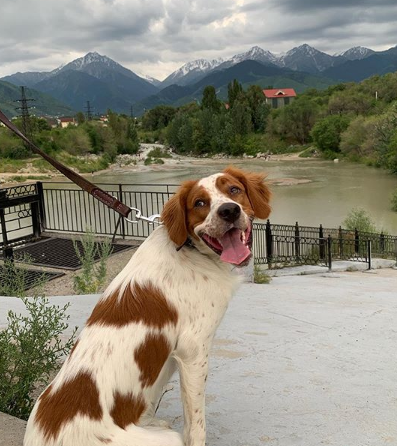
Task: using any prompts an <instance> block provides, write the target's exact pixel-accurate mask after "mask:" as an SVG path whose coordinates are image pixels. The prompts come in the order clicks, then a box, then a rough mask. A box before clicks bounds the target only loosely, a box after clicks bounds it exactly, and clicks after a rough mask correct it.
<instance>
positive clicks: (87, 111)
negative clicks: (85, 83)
mask: <svg viewBox="0 0 397 446" xmlns="http://www.w3.org/2000/svg"><path fill="white" fill-rule="evenodd" d="M85 115H86V118H87V121H92V108H91V104H90V101H87V105H86V107H85Z"/></svg>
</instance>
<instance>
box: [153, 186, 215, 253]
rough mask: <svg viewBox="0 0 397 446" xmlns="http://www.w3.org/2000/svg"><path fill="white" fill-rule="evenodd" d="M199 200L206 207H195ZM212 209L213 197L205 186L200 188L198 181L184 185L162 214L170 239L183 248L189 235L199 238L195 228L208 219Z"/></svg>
mask: <svg viewBox="0 0 397 446" xmlns="http://www.w3.org/2000/svg"><path fill="white" fill-rule="evenodd" d="M198 200H201V201H203V203H204V206H195V204H196V202H197V201H198ZM210 207H211V197H210V195H209V194H208V192H207V191H206V190H205V188H204V187H203V186H198V182H197V181H186V182H184V183H182V185H181V186H180V188H179V189H178V191H177V192H176V194H175V195H174V196H173V197H172V198H171V199H170V200H169V201H168V202H167V203H166V205H165V206H164V209H163V213H162V214H161V219H162V221H163V223H164V225H165V227H166V228H167V230H168V234H169V236H170V239H171V240H172V241H173V242H174V243H175V244H176V245H177V246H181V245H183V243H185V241H186V239H187V237H188V235H191V236H192V237H195V238H197V236H196V234H195V233H194V228H195V227H196V226H197V225H198V224H200V223H202V222H203V221H204V220H205V219H206V217H207V215H208V213H209V211H210Z"/></svg>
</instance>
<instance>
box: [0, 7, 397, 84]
mask: <svg viewBox="0 0 397 446" xmlns="http://www.w3.org/2000/svg"><path fill="white" fill-rule="evenodd" d="M0 8H1V9H0V61H1V64H0V77H1V76H5V75H7V74H12V73H15V72H17V71H49V70H52V69H54V68H56V67H58V66H59V65H61V64H64V63H67V62H70V61H71V60H73V59H75V58H77V57H81V56H83V55H84V54H86V53H87V52H89V51H97V52H98V53H100V54H103V55H107V56H109V57H111V58H112V59H114V60H116V61H117V62H119V63H121V64H122V65H124V66H126V67H128V68H130V69H131V70H133V71H135V72H137V73H139V74H147V75H150V76H153V77H155V78H157V79H160V80H162V79H164V78H165V77H166V76H167V75H168V74H170V73H171V72H172V71H174V70H175V69H177V68H179V67H180V66H181V65H183V64H184V63H186V62H188V61H191V60H194V59H198V58H206V59H212V58H218V57H223V58H227V57H230V56H233V55H234V54H237V53H240V52H245V51H247V50H248V49H249V48H250V47H252V46H254V45H258V46H260V47H261V48H263V49H267V50H269V51H272V52H274V53H280V52H283V51H287V50H289V49H291V48H292V47H294V46H298V45H301V44H303V43H308V44H309V45H312V46H314V47H315V48H317V49H319V50H321V51H325V52H328V53H330V54H333V53H335V52H338V51H342V50H345V49H348V48H350V47H352V46H358V45H361V46H367V47H369V48H372V49H374V50H384V49H388V48H390V47H392V46H395V45H397V2H396V0H56V1H54V0H1V7H0Z"/></svg>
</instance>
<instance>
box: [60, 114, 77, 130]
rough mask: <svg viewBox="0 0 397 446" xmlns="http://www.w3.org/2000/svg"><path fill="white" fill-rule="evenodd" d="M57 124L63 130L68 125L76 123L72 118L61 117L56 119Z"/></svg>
mask: <svg viewBox="0 0 397 446" xmlns="http://www.w3.org/2000/svg"><path fill="white" fill-rule="evenodd" d="M58 124H59V125H60V126H61V127H62V128H63V129H64V128H66V127H69V125H77V121H76V120H75V119H74V118H70V117H68V116H63V117H62V118H58Z"/></svg>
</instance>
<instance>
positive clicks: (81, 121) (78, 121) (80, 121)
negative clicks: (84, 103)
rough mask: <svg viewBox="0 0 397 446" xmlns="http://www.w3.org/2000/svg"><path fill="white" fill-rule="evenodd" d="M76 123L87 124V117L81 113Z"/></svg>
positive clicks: (77, 115)
mask: <svg viewBox="0 0 397 446" xmlns="http://www.w3.org/2000/svg"><path fill="white" fill-rule="evenodd" d="M76 121H77V124H78V125H81V124H84V123H85V116H84V113H83V112H81V111H79V112H77V113H76Z"/></svg>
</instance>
